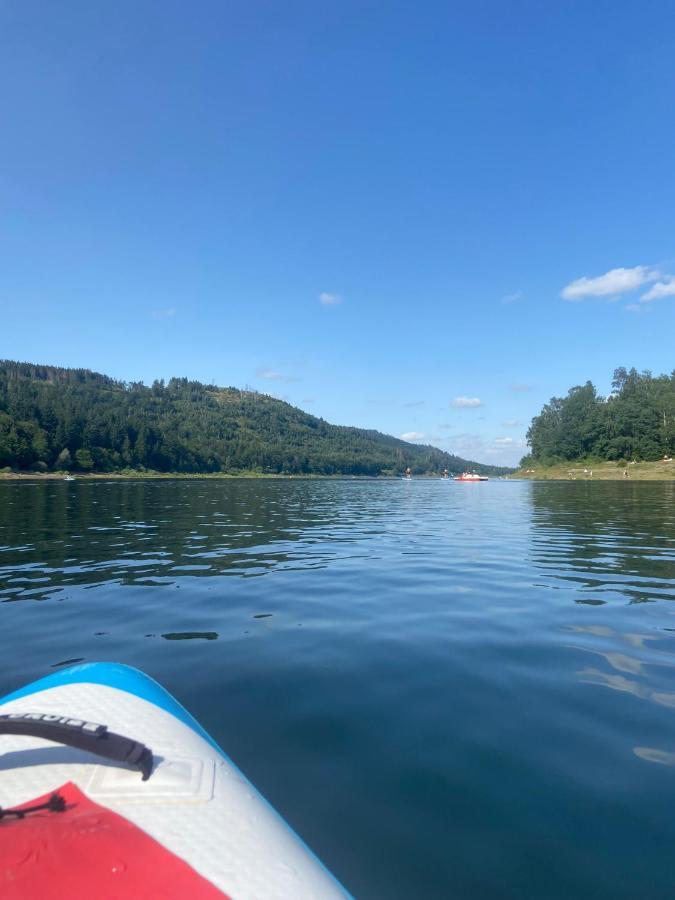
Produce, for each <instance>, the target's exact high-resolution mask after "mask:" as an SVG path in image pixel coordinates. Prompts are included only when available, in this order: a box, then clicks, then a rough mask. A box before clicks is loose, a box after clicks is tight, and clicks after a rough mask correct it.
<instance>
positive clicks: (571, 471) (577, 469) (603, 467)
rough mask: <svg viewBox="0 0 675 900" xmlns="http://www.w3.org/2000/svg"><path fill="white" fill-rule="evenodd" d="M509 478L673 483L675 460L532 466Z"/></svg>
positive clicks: (674, 478)
mask: <svg viewBox="0 0 675 900" xmlns="http://www.w3.org/2000/svg"><path fill="white" fill-rule="evenodd" d="M508 478H509V479H512V478H520V479H530V480H532V481H540V480H553V481H672V480H675V459H674V460H671V461H670V462H664V461H663V460H659V461H658V462H635V463H621V464H617V463H616V462H601V463H598V462H575V463H563V464H561V465H555V466H543V465H540V464H538V463H533V464H532V465H531V466H530V468H529V469H519V470H518V471H517V472H515V473H514V474H513V475H509V476H508Z"/></svg>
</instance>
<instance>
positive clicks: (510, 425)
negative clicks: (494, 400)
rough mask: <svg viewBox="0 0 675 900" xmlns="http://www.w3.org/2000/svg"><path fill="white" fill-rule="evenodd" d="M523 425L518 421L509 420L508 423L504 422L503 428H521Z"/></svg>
mask: <svg viewBox="0 0 675 900" xmlns="http://www.w3.org/2000/svg"><path fill="white" fill-rule="evenodd" d="M522 424H523V423H522V422H519V421H518V419H507V420H506V422H502V428H520V426H521V425H522Z"/></svg>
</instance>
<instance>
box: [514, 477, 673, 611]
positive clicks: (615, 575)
mask: <svg viewBox="0 0 675 900" xmlns="http://www.w3.org/2000/svg"><path fill="white" fill-rule="evenodd" d="M531 502H532V524H533V530H532V558H533V563H534V565H535V566H536V567H537V568H539V569H543V570H546V571H547V573H548V574H549V575H550V576H551V577H553V578H554V579H564V580H565V581H568V582H573V583H575V584H576V585H577V587H578V589H579V591H580V592H581V594H582V595H581V596H579V598H578V600H577V602H579V603H590V604H596V605H599V604H602V603H604V602H607V598H606V597H604V598H603V597H602V596H601V595H603V594H605V595H607V594H614V595H617V594H618V595H621V596H623V597H627V598H628V599H629V602H631V603H640V602H644V601H648V600H657V599H675V592H674V591H673V583H674V582H675V552H674V544H673V540H674V538H675V485H674V484H672V483H670V482H655V483H644V482H643V483H640V484H637V483H625V482H603V483H597V484H589V483H586V482H583V483H576V482H575V483H572V484H570V483H568V482H565V483H556V482H534V483H533V484H532V493H531ZM586 594H589V595H590V596H585V595H586Z"/></svg>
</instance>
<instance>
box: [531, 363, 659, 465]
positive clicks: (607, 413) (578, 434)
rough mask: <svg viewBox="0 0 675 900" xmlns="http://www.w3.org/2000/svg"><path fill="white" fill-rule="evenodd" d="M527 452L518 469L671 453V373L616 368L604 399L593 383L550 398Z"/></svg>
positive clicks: (534, 425)
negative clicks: (531, 464) (574, 461)
mask: <svg viewBox="0 0 675 900" xmlns="http://www.w3.org/2000/svg"><path fill="white" fill-rule="evenodd" d="M527 442H528V444H529V446H530V448H531V452H530V454H529V455H528V456H526V457H524V458H523V460H521V466H525V465H528V464H530V463H532V462H540V463H543V464H545V465H552V464H555V463H559V462H567V461H572V460H579V459H589V460H592V459H597V460H617V461H619V460H634V459H635V460H656V459H661V458H662V457H664V456H672V455H673V454H674V453H675V371H673V372H672V373H671V374H670V375H659V376H654V375H652V373H651V372H648V371H644V372H638V371H637V370H636V369H630V370H628V369H625V368H619V369H616V370H615V371H614V378H613V380H612V392H611V393H610V394H609V395H608V396H606V397H603V396H601V395H600V394H598V393H597V391H596V389H595V387H594V385H593V384H592V383H591V382H590V381H587V382H586V384H584V385H581V386H578V387H573V388H571V389H570V390H569V391H568V393H567V396H566V397H552V398H551V400H550V401H549V402H548V403H547V404H546V405H545V406H544V408H543V409H542V411H541V412H540V413H539V415H538V416H535V417H534V419H532V424H531V425H530V428H529V430H528V432H527Z"/></svg>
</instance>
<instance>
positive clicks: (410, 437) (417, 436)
mask: <svg viewBox="0 0 675 900" xmlns="http://www.w3.org/2000/svg"><path fill="white" fill-rule="evenodd" d="M423 438H424V432H422V431H406V432H405V433H404V434H402V435H401V440H402V441H421V440H422V439H423Z"/></svg>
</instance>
